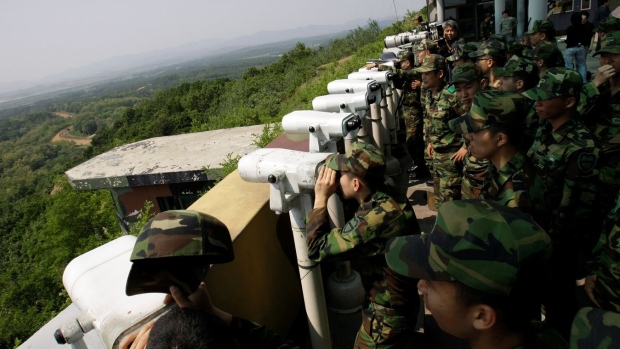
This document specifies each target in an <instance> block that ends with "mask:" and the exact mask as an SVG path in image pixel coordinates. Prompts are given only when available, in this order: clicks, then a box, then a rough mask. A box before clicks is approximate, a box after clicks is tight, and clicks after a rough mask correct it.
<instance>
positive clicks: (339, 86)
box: [327, 79, 381, 94]
mask: <svg viewBox="0 0 620 349" xmlns="http://www.w3.org/2000/svg"><path fill="white" fill-rule="evenodd" d="M380 89H381V85H379V83H378V82H376V81H375V80H351V79H340V80H334V81H332V82H330V83H328V84H327V92H329V93H330V94H340V93H360V92H366V93H368V94H373V93H374V92H376V91H378V90H380Z"/></svg>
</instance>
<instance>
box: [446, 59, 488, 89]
mask: <svg viewBox="0 0 620 349" xmlns="http://www.w3.org/2000/svg"><path fill="white" fill-rule="evenodd" d="M481 77H482V72H481V71H480V68H479V67H477V66H476V65H475V64H474V63H471V62H466V63H463V64H459V65H458V66H457V67H454V69H452V84H456V83H458V82H472V81H475V80H477V79H480V78H481Z"/></svg>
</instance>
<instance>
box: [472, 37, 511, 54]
mask: <svg viewBox="0 0 620 349" xmlns="http://www.w3.org/2000/svg"><path fill="white" fill-rule="evenodd" d="M485 55H489V56H491V57H500V56H505V55H506V44H505V43H503V42H501V41H499V40H491V39H489V40H487V41H485V42H484V43H482V45H480V48H479V49H478V50H476V51H474V52H470V53H469V57H471V58H476V57H480V56H485Z"/></svg>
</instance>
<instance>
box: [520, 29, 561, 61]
mask: <svg viewBox="0 0 620 349" xmlns="http://www.w3.org/2000/svg"><path fill="white" fill-rule="evenodd" d="M534 33H548V34H552V36H555V27H554V26H553V22H551V21H549V20H537V21H534V25H533V26H532V30H529V31H527V32H525V33H524V34H527V35H532V34H534ZM540 44H551V45H553V46H555V47H558V42H557V41H556V40H555V39H550V40H541V41H540V42H539V43H538V45H536V47H538V46H539V45H540ZM547 63H548V64H547V66H548V67H564V66H565V65H566V63H565V62H564V55H563V54H562V53H561V52H560V54H559V55H557V56H554V60H553V61H550V62H547Z"/></svg>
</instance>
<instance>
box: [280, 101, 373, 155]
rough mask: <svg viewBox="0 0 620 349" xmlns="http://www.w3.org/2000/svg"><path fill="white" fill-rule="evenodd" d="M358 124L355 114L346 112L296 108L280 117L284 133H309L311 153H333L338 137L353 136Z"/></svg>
mask: <svg viewBox="0 0 620 349" xmlns="http://www.w3.org/2000/svg"><path fill="white" fill-rule="evenodd" d="M336 96H338V95H336ZM342 96H345V95H342ZM336 111H340V109H336ZM360 126H361V121H360V118H359V117H358V116H357V115H356V114H352V113H347V112H341V113H328V112H325V111H313V110H296V111H294V112H292V113H289V114H287V115H285V116H284V117H283V118H282V128H283V129H284V132H285V133H289V134H292V133H301V134H306V133H309V134H310V139H309V143H310V145H309V149H310V152H312V153H315V152H328V153H335V152H336V142H337V141H338V139H339V138H342V137H347V136H348V137H349V138H355V136H356V134H357V131H358V129H359V128H360Z"/></svg>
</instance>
